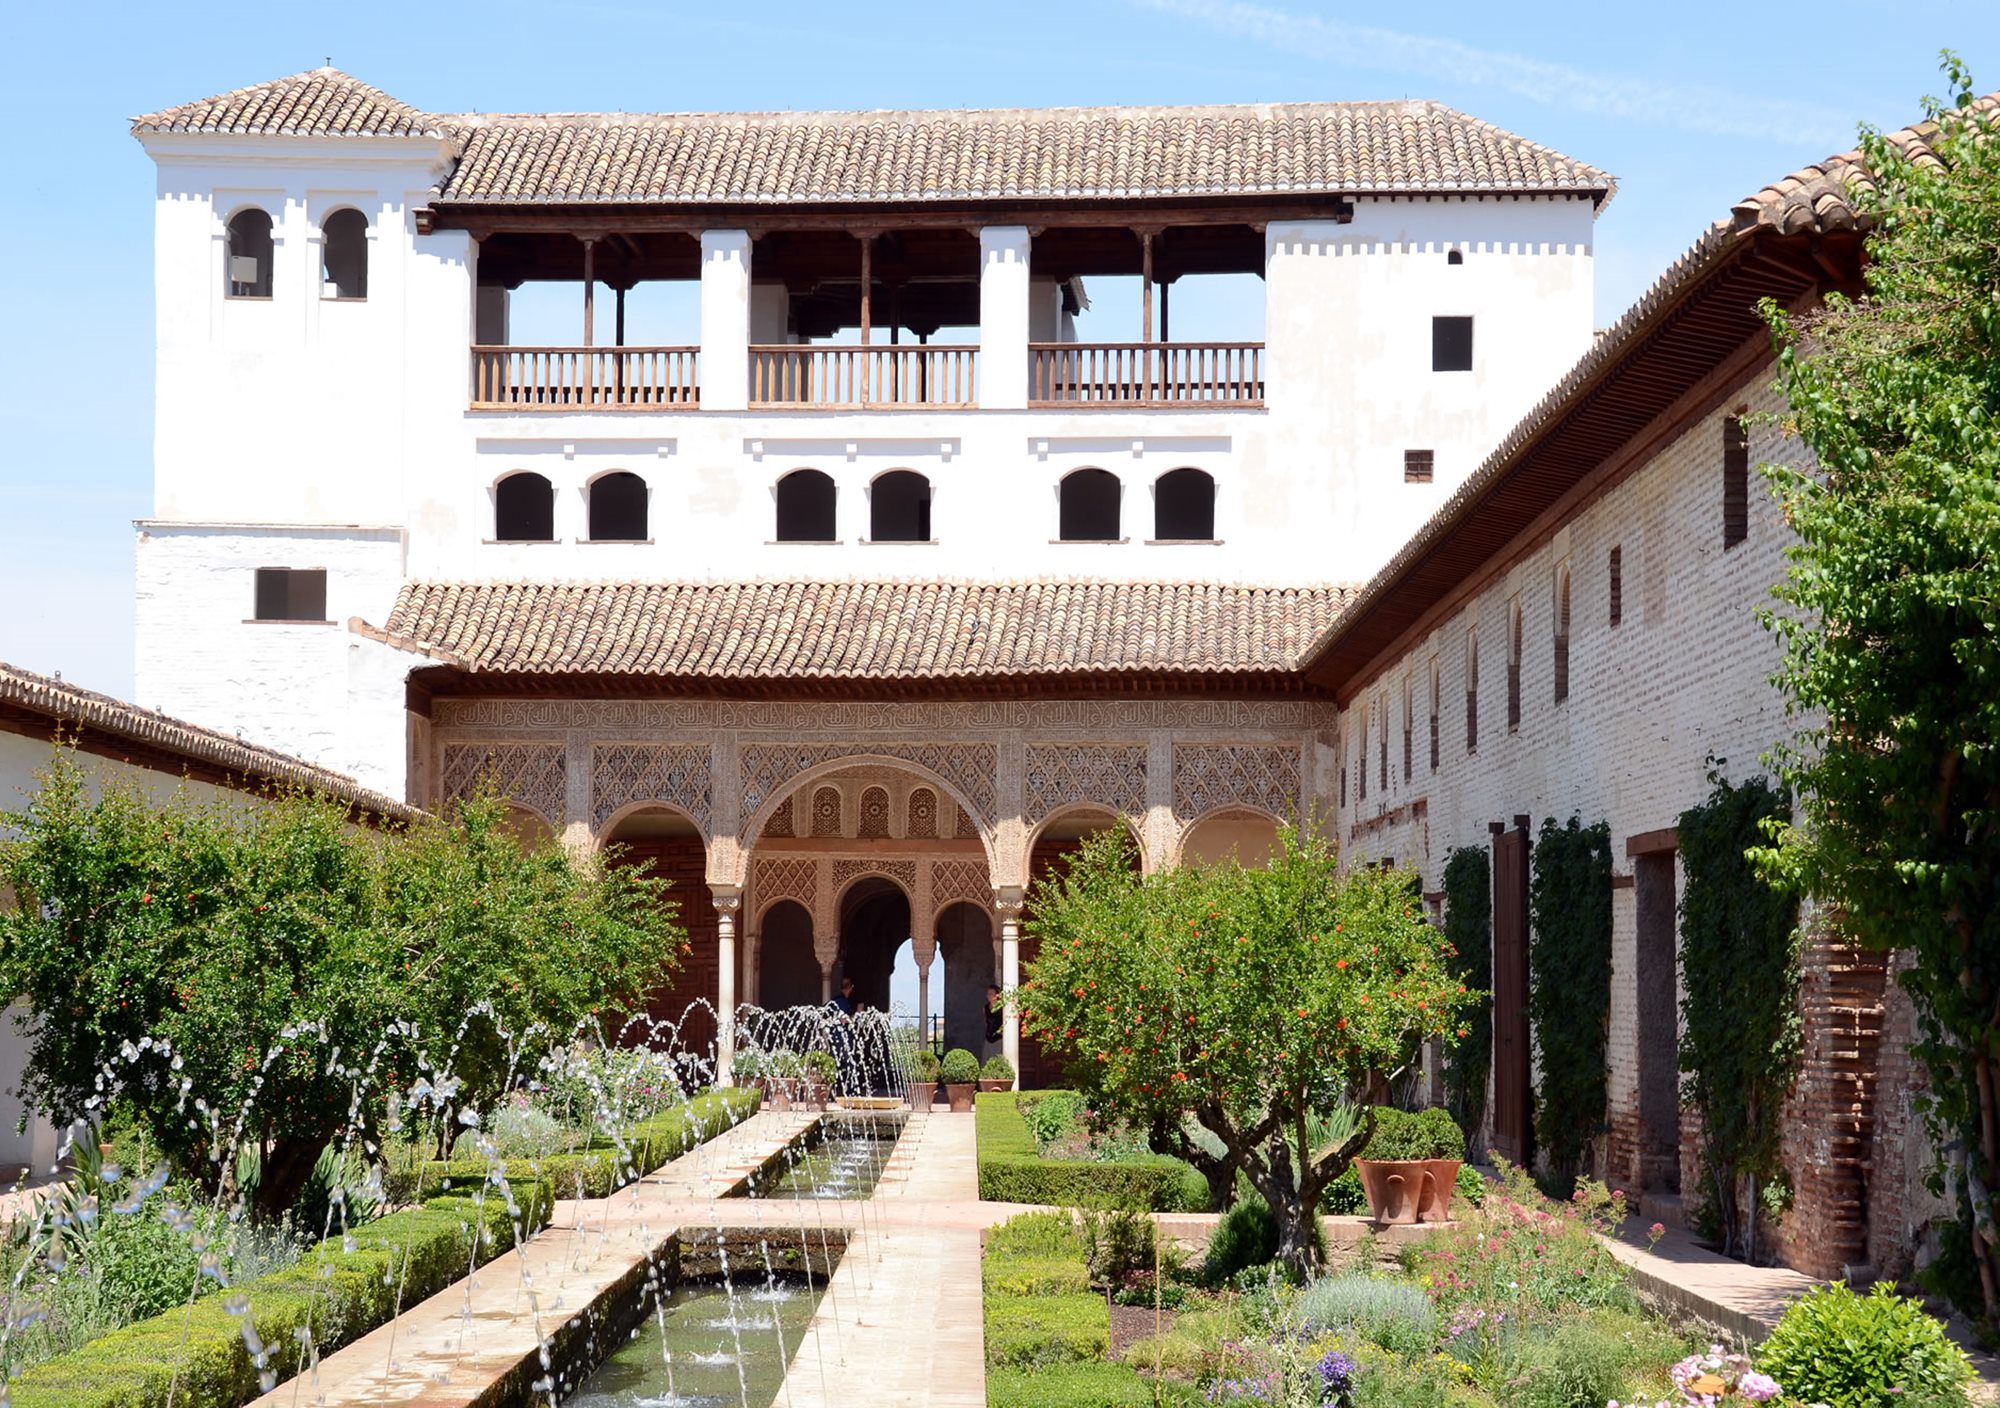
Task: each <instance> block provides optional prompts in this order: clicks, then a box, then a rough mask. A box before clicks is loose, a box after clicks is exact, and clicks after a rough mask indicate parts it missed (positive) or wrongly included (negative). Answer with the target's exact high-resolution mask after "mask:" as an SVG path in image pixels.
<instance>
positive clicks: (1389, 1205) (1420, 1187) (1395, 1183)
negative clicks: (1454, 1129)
mask: <svg viewBox="0 0 2000 1408" xmlns="http://www.w3.org/2000/svg"><path fill="white" fill-rule="evenodd" d="M1458 1165H1459V1160H1457V1159H1356V1160H1355V1161H1354V1169H1355V1172H1356V1173H1358V1174H1359V1175H1360V1176H1361V1191H1362V1192H1364V1193H1366V1194H1367V1195H1368V1214H1369V1216H1371V1217H1373V1218H1374V1219H1375V1220H1376V1221H1377V1222H1382V1223H1401V1222H1448V1221H1450V1220H1451V1190H1452V1188H1453V1187H1454V1186H1455V1185H1456V1183H1457V1182H1458Z"/></svg>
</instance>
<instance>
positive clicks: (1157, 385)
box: [1028, 342, 1264, 409]
mask: <svg viewBox="0 0 2000 1408" xmlns="http://www.w3.org/2000/svg"><path fill="white" fill-rule="evenodd" d="M1028 357H1029V364H1028V404H1029V406H1031V407H1035V408H1038V409H1040V408H1058V407H1059V408H1063V409H1070V408H1086V407H1094V406H1105V407H1110V406H1118V407H1127V408H1129V407H1134V406H1141V407H1154V406H1203V407H1209V406H1214V407H1225V408H1227V407H1235V408H1254V407H1257V406H1261V405H1263V404H1264V370H1263V359H1264V344H1263V343H1261V342H1034V343H1030V344H1029V345H1028Z"/></svg>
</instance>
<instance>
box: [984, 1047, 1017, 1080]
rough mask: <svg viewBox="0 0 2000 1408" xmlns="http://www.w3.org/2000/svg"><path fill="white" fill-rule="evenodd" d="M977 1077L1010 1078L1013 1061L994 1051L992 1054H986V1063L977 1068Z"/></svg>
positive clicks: (990, 1078)
mask: <svg viewBox="0 0 2000 1408" xmlns="http://www.w3.org/2000/svg"><path fill="white" fill-rule="evenodd" d="M979 1078H980V1079H981V1080H1012V1079H1013V1078H1014V1063H1013V1062H1012V1061H1009V1060H1008V1059H1007V1058H1006V1057H1005V1056H1002V1055H999V1054H998V1053H997V1052H996V1053H995V1054H994V1055H991V1056H988V1057H987V1058H986V1064H985V1065H983V1066H981V1067H980V1068H979Z"/></svg>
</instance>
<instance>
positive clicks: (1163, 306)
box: [1160, 282, 1174, 342]
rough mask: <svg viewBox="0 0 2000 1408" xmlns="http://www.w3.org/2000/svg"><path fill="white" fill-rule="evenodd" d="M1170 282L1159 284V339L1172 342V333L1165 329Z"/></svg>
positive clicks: (1171, 288)
mask: <svg viewBox="0 0 2000 1408" xmlns="http://www.w3.org/2000/svg"><path fill="white" fill-rule="evenodd" d="M1173 287H1174V286H1173V284H1172V283H1171V282H1168V283H1163V284H1161V285H1160V341H1162V342H1172V341H1173V340H1174V335H1173V334H1172V333H1171V332H1169V331H1168V330H1167V295H1168V294H1169V293H1171V292H1173Z"/></svg>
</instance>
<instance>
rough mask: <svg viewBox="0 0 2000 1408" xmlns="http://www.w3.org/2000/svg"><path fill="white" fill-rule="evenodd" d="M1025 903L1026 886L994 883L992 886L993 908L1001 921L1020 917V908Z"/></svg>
mask: <svg viewBox="0 0 2000 1408" xmlns="http://www.w3.org/2000/svg"><path fill="white" fill-rule="evenodd" d="M1026 904H1027V887H1026V886H1024V885H995V886H994V887H993V908H994V911H995V912H996V913H998V914H999V916H1000V918H1001V920H1002V922H1005V921H1009V920H1016V919H1019V918H1020V917H1021V910H1022V909H1023V908H1024V907H1025V906H1026Z"/></svg>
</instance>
